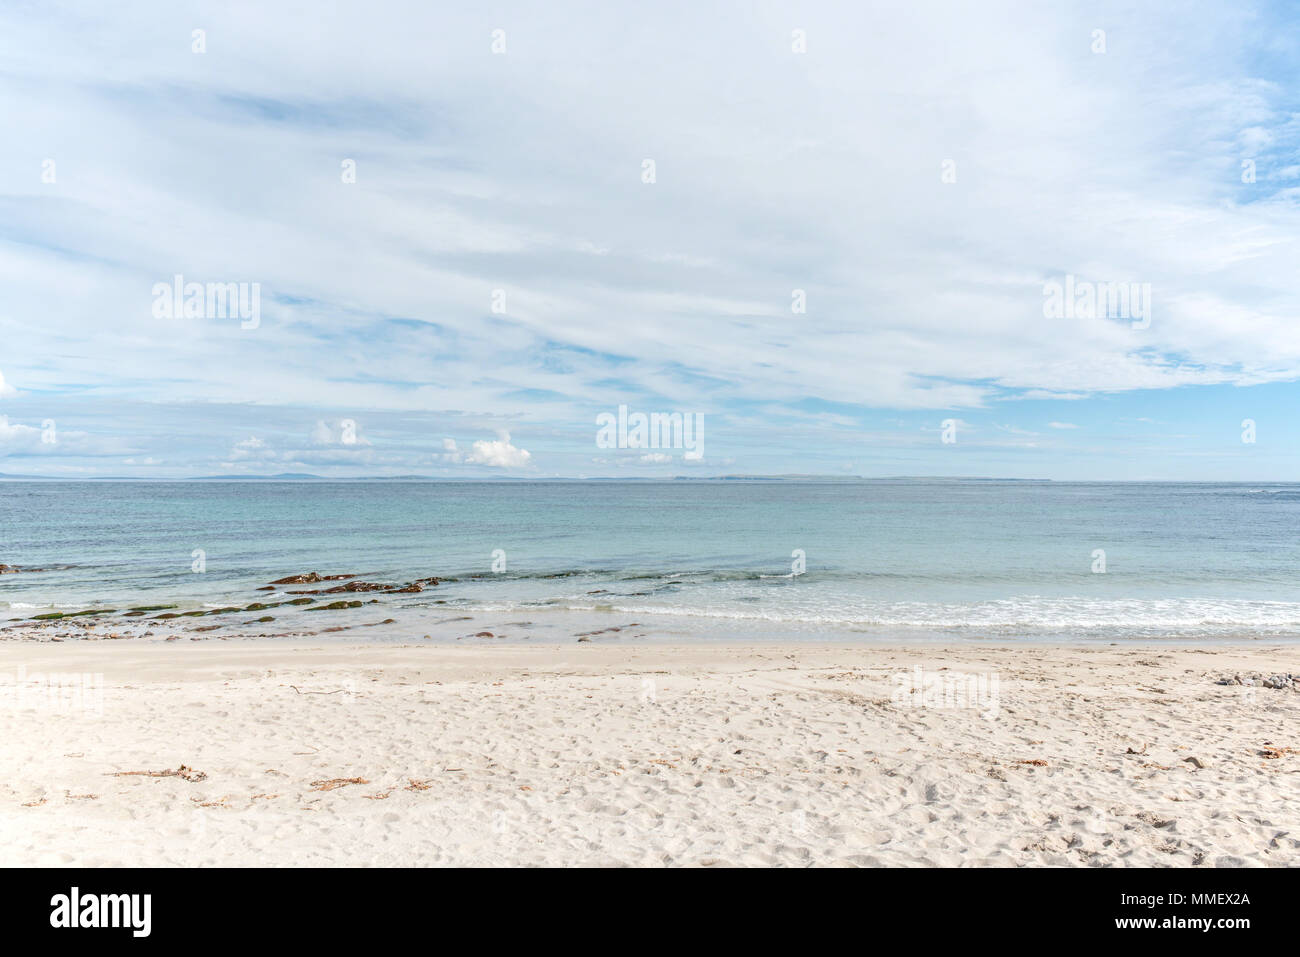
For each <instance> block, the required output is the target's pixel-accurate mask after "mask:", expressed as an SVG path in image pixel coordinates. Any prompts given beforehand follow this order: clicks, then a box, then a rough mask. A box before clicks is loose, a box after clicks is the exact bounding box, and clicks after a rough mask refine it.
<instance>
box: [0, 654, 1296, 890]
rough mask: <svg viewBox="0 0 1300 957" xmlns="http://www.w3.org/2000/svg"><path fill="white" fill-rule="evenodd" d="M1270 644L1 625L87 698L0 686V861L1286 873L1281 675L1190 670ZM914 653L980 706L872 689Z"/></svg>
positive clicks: (1288, 699) (1289, 815)
mask: <svg viewBox="0 0 1300 957" xmlns="http://www.w3.org/2000/svg"><path fill="white" fill-rule="evenodd" d="M1298 661H1300V656H1298V655H1297V652H1296V650H1295V649H1294V648H1278V647H1271V648H1262V647H1250V648H1216V647H1203V648H1197V649H1183V650H1173V649H1169V648H1164V647H1159V648H1155V647H1151V646H1140V647H1139V646H1106V647H1103V646H1089V647H1079V646H1075V647H1046V646H1034V645H1029V646H1021V647H1006V648H996V647H982V646H965V647H961V648H958V649H942V648H938V647H933V646H931V647H916V646H913V647H907V648H898V647H895V648H886V647H879V646H874V647H873V646H865V647H864V646H857V647H852V648H850V647H844V646H840V647H828V646H789V645H786V646H778V645H766V646H751V647H736V646H713V645H703V646H701V645H697V646H694V647H690V648H687V647H668V646H658V645H646V644H641V645H629V644H622V645H601V644H599V643H598V642H591V643H572V644H565V645H563V646H555V645H550V646H533V645H529V646H520V645H508V646H507V645H501V644H496V645H494V644H493V643H492V642H491V641H482V642H480V643H478V644H476V645H473V646H470V645H460V646H454V647H448V646H434V645H431V644H430V645H424V646H419V645H405V646H376V645H371V646H338V645H335V646H328V647H320V646H309V645H304V644H293V643H289V642H282V643H276V644H254V643H251V642H212V643H202V644H191V643H189V642H185V643H179V644H177V643H172V644H163V643H145V642H140V641H119V642H102V643H100V642H94V643H91V642H76V643H63V644H58V645H55V644H50V643H40V644H38V643H32V642H6V643H4V644H3V646H0V672H7V673H9V674H10V675H14V674H15V673H16V672H17V670H18V669H19V667H20V666H21V667H24V668H25V669H26V670H27V672H28V674H29V676H30V674H31V673H32V672H37V671H40V672H58V673H60V674H68V673H80V672H89V673H102V675H103V699H102V706H103V713H102V715H97V714H95V713H93V712H90V713H87V712H86V711H85V710H82V709H70V708H69V707H68V706H67V703H66V702H65V703H64V704H63V705H61V706H60V705H58V704H57V703H56V702H51V701H48V700H45V699H32V698H30V697H28V698H26V699H24V700H16V699H15V696H14V694H13V692H12V691H10V692H9V694H8V697H6V698H4V699H0V727H2V728H3V734H2V735H0V753H2V754H3V761H2V763H0V767H2V768H3V774H2V775H0V855H2V856H3V860H2V861H0V863H3V864H5V865H33V864H35V865H51V864H53V865H62V864H73V865H109V864H120V865H162V864H190V865H206V864H237V865H238V864H242V865H252V864H274V865H300V864H401V865H409V864H429V865H449V864H485V865H498V864H557V865H558V864H593V865H595V864H634V865H710V864H712V865H728V864H731V865H771V864H782V865H807V864H817V865H827V864H854V865H876V864H888V865H917V864H940V865H1015V864H1060V865H1098V864H1115V865H1193V864H1200V865H1205V866H1213V865H1242V864H1245V865H1261V864H1262V865H1281V864H1296V863H1298V862H1300V856H1298V855H1297V849H1298V848H1300V754H1297V753H1287V752H1285V751H1283V752H1280V753H1279V754H1278V756H1275V757H1266V756H1265V755H1264V752H1265V748H1266V743H1268V744H1269V745H1271V746H1273V747H1277V748H1288V747H1293V748H1297V749H1300V721H1297V718H1298V717H1300V694H1297V693H1295V692H1293V691H1289V690H1288V691H1274V690H1269V689H1244V688H1239V687H1221V686H1218V685H1216V684H1214V679H1215V678H1217V677H1219V676H1220V675H1222V674H1225V673H1232V672H1260V671H1263V672H1273V671H1278V670H1282V671H1288V670H1289V671H1293V672H1296V671H1300V667H1298V666H1297V665H1298ZM917 665H919V666H921V667H922V668H924V669H925V672H926V673H927V674H934V675H954V674H959V673H969V674H983V675H985V676H986V678H989V679H991V678H992V677H993V676H994V675H996V677H997V680H998V683H997V702H996V704H997V709H996V712H995V713H994V712H993V709H992V708H991V707H989V704H990V702H989V700H988V699H985V700H984V701H982V702H978V703H977V706H976V707H925V708H906V707H901V706H900V704H899V703H898V701H896V700H894V699H895V697H896V696H897V689H898V688H899V687H900V685H899V681H900V679H898V678H896V676H899V675H906V676H907V677H908V678H909V679H910V678H911V676H912V674H913V672H912V669H913V667H914V666H917ZM944 668H946V669H949V670H948V671H941V670H940V669H944ZM291 685H296V686H297V688H298V690H297V691H295V690H294V688H292V687H291ZM300 692H301V693H300ZM332 692H335V693H332ZM90 703H91V704H93V703H94V702H93V701H92V702H90ZM1129 749H1132V750H1133V751H1139V752H1143V753H1140V754H1131V753H1128V751H1129ZM1193 756H1194V757H1196V758H1198V759H1199V760H1200V761H1201V762H1202V763H1204V764H1205V766H1204V767H1197V766H1195V765H1194V764H1193V763H1192V762H1189V761H1187V760H1185V759H1186V758H1188V757H1193ZM1029 760H1035V761H1043V762H1046V763H1045V765H1042V766H1039V765H1033V764H1025V763H1020V762H1023V761H1029ZM180 765H186V766H188V767H190V768H194V769H196V770H197V771H200V772H203V773H204V774H206V778H204V779H202V780H198V781H188V780H184V779H182V778H180V777H176V776H172V777H148V776H139V775H135V776H113V775H114V772H123V771H163V770H168V769H175V768H177V767H179V766H180ZM336 778H363V779H365V782H366V783H359V784H347V785H344V786H341V787H336V788H333V789H329V790H316V789H314V787H313V782H317V781H328V780H330V779H336ZM317 787H319V786H317Z"/></svg>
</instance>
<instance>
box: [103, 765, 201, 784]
mask: <svg viewBox="0 0 1300 957" xmlns="http://www.w3.org/2000/svg"><path fill="white" fill-rule="evenodd" d="M108 773H109V775H110V776H112V777H115V778H126V777H133V776H140V777H146V778H184V779H185V780H186V781H189V782H190V783H191V784H193V783H197V782H199V781H202V780H204V779H206V778H207V776H208V774H207V772H206V771H195V770H194V769H193V768H191V767H188V766H186V765H184V764H182V765H181V766H180V767H179V768H175V769H174V770H170V771H110V772H108Z"/></svg>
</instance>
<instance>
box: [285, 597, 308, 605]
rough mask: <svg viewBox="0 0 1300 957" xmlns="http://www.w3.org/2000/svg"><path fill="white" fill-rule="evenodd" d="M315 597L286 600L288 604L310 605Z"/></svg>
mask: <svg viewBox="0 0 1300 957" xmlns="http://www.w3.org/2000/svg"><path fill="white" fill-rule="evenodd" d="M315 600H316V599H315V598H295V599H294V600H293V601H286V602H285V604H286V605H310V604H311V603H312V602H314V601H315Z"/></svg>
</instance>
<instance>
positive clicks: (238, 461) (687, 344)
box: [0, 0, 1300, 481]
mask: <svg viewBox="0 0 1300 957" xmlns="http://www.w3.org/2000/svg"><path fill="white" fill-rule="evenodd" d="M196 31H201V32H200V33H196ZM0 129H2V130H3V134H4V135H3V136H2V137H0V473H4V474H9V475H45V476H60V477H68V478H88V477H96V476H100V477H104V476H120V477H139V478H178V477H190V476H212V475H230V476H247V475H271V474H281V473H311V474H316V475H324V476H339V477H346V476H382V475H411V474H419V475H429V476H434V477H443V478H462V477H463V478H471V477H473V478H482V477H506V476H509V477H522V478H537V479H543V478H550V477H595V476H624V477H647V478H648V477H669V476H676V475H693V476H700V477H704V476H710V475H730V474H750V475H753V474H817V475H863V476H894V475H935V476H998V477H1003V476H1005V477H1018V478H1038V479H1055V480H1224V481H1300V423H1298V422H1297V421H1296V420H1297V412H1298V411H1300V402H1297V400H1298V399H1300V386H1298V385H1297V379H1298V378H1300V322H1298V321H1297V320H1298V319H1300V246H1298V245H1297V240H1298V239H1300V7H1297V6H1296V5H1295V4H1294V3H1289V2H1279V3H1271V2H1263V3H1251V2H1231V3H1229V2H1222V3H1195V2H1179V3H1172V2H1153V3H1143V4H1129V3H1114V4H1110V3H1087V4H1081V3H1078V4H1076V3H1068V2H1066V3H1052V4H1030V3H1025V2H1019V3H1011V4H1002V3H997V2H987V3H980V4H968V3H959V2H955V0H954V2H950V3H928V2H920V3H908V4H870V5H867V4H858V3H848V2H820V3H804V4H798V3H762V2H752V0H746V2H734V3H726V2H718V3H710V4H699V3H676V2H671V0H668V2H661V3H656V4H650V5H640V4H611V3H601V2H591V3H574V2H568V0H551V2H548V3H546V4H535V3H519V4H507V3H490V4H451V3H441V2H439V3H428V2H424V3H395V2H382V0H377V2H374V3H368V4H356V3H347V4H345V3H331V2H322V0H312V2H310V3H299V4H295V3H276V4H226V3H213V4H206V3H185V2H174V3H173V2H168V3H161V2H158V3H152V2H150V3H140V4H132V5H130V6H129V7H126V6H119V5H111V6H110V5H104V4H94V3H84V4H83V3H66V4H64V3H23V2H16V3H7V4H4V5H0ZM176 276H181V277H183V279H182V280H181V281H182V283H183V284H184V283H198V284H200V287H199V288H200V292H201V295H200V296H198V297H197V299H196V300H195V306H196V308H195V309H194V313H195V314H187V310H185V309H184V308H182V309H180V310H179V313H178V312H177V310H175V309H174V308H173V307H174V305H175V301H174V296H173V295H172V294H171V293H170V292H167V293H160V292H159V289H160V286H161V288H163V289H168V290H169V289H170V288H171V285H172V284H173V282H174V277H176ZM227 283H237V284H247V285H245V286H243V287H242V289H243V291H244V293H245V302H246V303H247V304H249V306H250V309H249V310H248V312H247V315H246V316H241V315H230V314H227V313H226V312H225V311H223V310H221V309H219V308H217V306H218V305H219V303H209V302H208V301H207V299H206V291H207V284H213V285H214V286H215V285H216V284H227ZM254 283H256V284H257V286H256V290H257V299H256V300H255V301H256V304H257V309H256V316H255V317H254V316H253V315H252V312H253V310H252V309H251V305H252V303H253V301H254V300H253V299H252V293H253V288H254V287H253V285H252V284H254ZM1107 283H1122V284H1124V288H1125V290H1126V291H1127V290H1128V289H1130V288H1131V289H1132V291H1133V297H1132V299H1131V300H1130V301H1128V302H1126V303H1120V304H1118V307H1117V308H1112V309H1110V310H1105V309H1103V310H1100V311H1098V310H1096V309H1093V310H1092V311H1091V312H1090V311H1089V310H1088V308H1087V305H1086V302H1085V301H1083V300H1079V301H1078V302H1077V305H1078V308H1073V307H1074V306H1075V305H1076V303H1075V302H1073V301H1072V302H1071V304H1070V305H1071V308H1068V309H1064V310H1062V309H1056V310H1053V308H1052V307H1051V304H1050V300H1051V297H1052V292H1051V290H1052V289H1053V288H1056V287H1054V286H1053V284H1059V288H1060V289H1065V288H1067V284H1068V288H1070V289H1071V290H1073V291H1074V292H1075V294H1076V295H1077V294H1079V293H1078V291H1079V290H1081V289H1084V288H1089V289H1091V288H1095V287H1096V286H1097V285H1099V284H1107ZM1129 284H1132V285H1131V286H1130V285H1129ZM182 293H184V289H183V290H182ZM620 406H626V407H627V414H628V415H634V414H636V413H644V414H647V415H649V414H651V413H660V414H664V415H668V414H672V413H680V414H682V415H683V416H691V417H693V419H692V421H696V420H697V421H698V422H699V423H700V424H701V432H700V434H699V435H698V436H697V438H699V439H701V441H699V442H698V443H697V446H698V447H697V448H696V449H694V450H692V449H687V448H684V447H671V448H659V449H647V448H642V447H635V446H636V441H635V439H636V435H635V429H632V430H630V435H629V437H628V441H627V442H625V443H621V444H622V445H624V446H627V447H619V445H620V443H617V442H616V443H615V447H603V446H602V444H601V443H600V442H599V441H598V426H597V422H598V419H599V417H601V416H602V415H604V416H610V415H612V416H617V415H618V410H619V407H620ZM694 417H697V418H694ZM609 444H610V443H609V442H605V443H604V446H608V445H609ZM670 444H672V443H670ZM680 444H681V443H677V445H680Z"/></svg>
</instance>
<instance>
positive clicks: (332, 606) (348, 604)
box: [307, 601, 361, 611]
mask: <svg viewBox="0 0 1300 957" xmlns="http://www.w3.org/2000/svg"><path fill="white" fill-rule="evenodd" d="M360 607H361V602H359V601H332V602H330V603H329V604H328V605H317V606H316V607H315V608H308V609H307V610H308V611H338V610H339V609H342V608H360Z"/></svg>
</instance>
